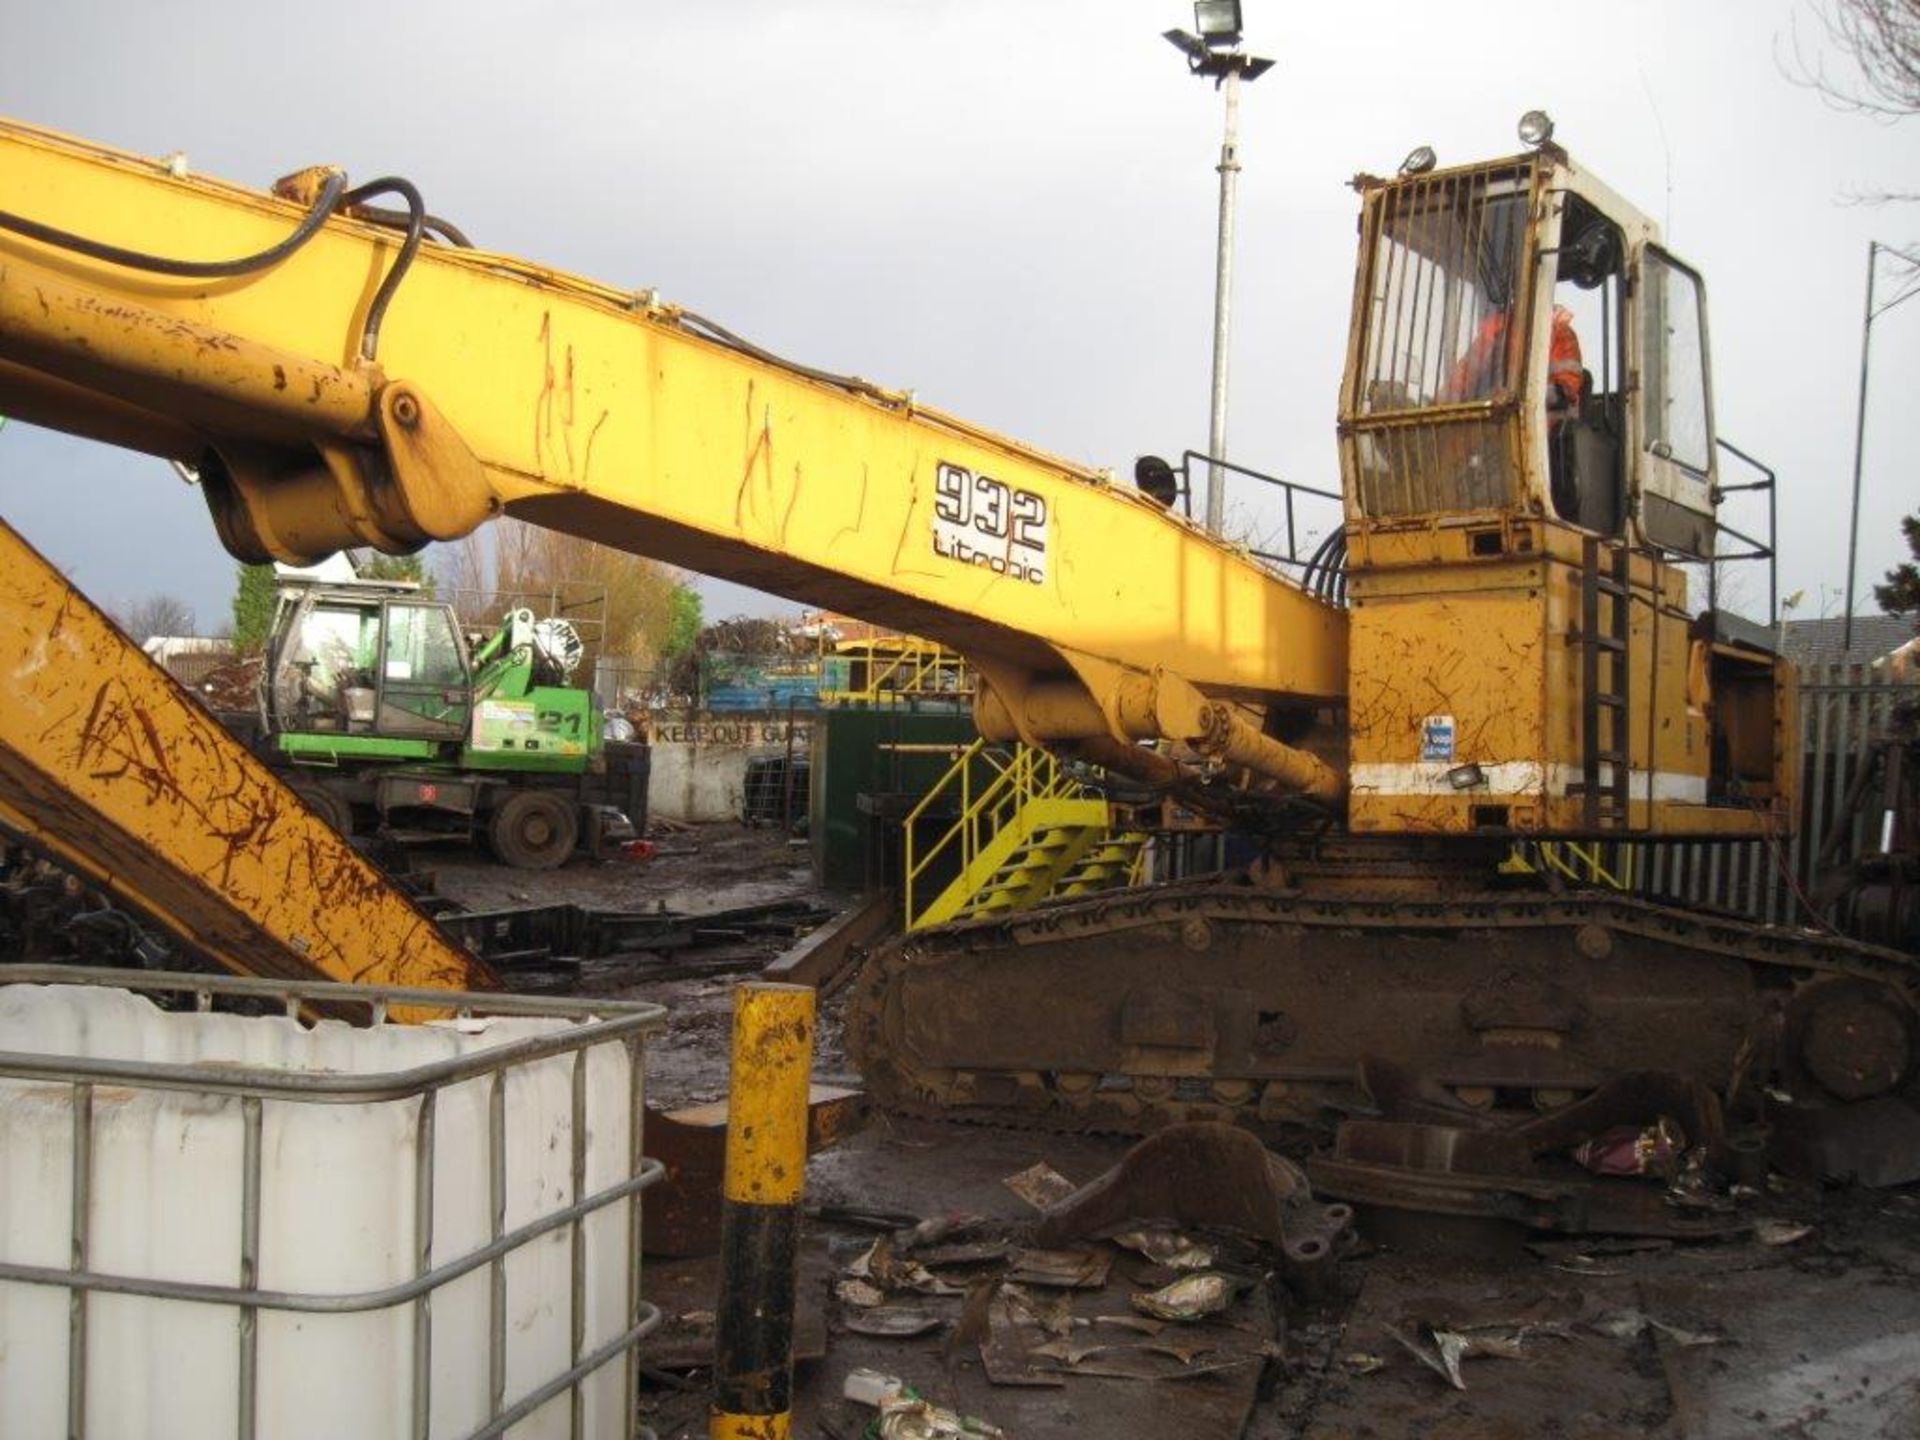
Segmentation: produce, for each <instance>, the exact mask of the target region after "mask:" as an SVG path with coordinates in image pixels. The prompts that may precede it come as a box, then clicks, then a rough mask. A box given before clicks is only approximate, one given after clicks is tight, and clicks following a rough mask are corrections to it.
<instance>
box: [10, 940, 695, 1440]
mask: <svg viewBox="0 0 1920 1440" xmlns="http://www.w3.org/2000/svg"><path fill="white" fill-rule="evenodd" d="M11 985H37V986H55V985H61V986H90V987H110V988H113V989H120V990H126V991H132V992H135V993H138V994H142V995H145V996H147V997H149V998H160V999H163V1000H164V1003H165V1004H167V1005H169V1006H171V1007H172V1008H175V1009H189V1008H191V1009H194V1010H198V1011H201V1012H206V1011H211V1010H214V1009H215V1008H216V1007H218V1008H220V1009H223V1010H227V1009H235V1008H238V1009H239V1010H240V1011H241V1012H242V1013H251V1014H255V1015H259V1014H271V1013H275V1012H277V1013H279V1014H284V1015H286V1016H289V1017H294V1018H297V1019H298V1018H308V1017H313V1016H316V1015H324V1016H327V1017H330V1018H339V1019H347V1020H349V1021H355V1020H357V1021H360V1022H363V1023H364V1024H365V1025H366V1026H368V1027H377V1026H382V1025H387V1024H388V1023H389V1017H390V1016H391V1015H392V1014H394V1013H395V1012H396V1011H406V1012H410V1013H418V1012H420V1011H432V1012H434V1013H435V1014H436V1015H438V1016H444V1017H446V1018H449V1019H452V1020H454V1021H455V1022H459V1021H463V1020H466V1021H479V1020H483V1019H492V1018H496V1017H499V1018H507V1017H511V1018H530V1019H547V1020H563V1021H567V1022H571V1023H569V1024H568V1025H567V1026H566V1028H564V1029H559V1030H553V1031H549V1032H546V1033H542V1034H536V1035H532V1036H526V1037H521V1038H517V1039H511V1040H506V1041H504V1042H503V1043H501V1044H498V1045H494V1046H490V1047H487V1048H484V1049H476V1050H473V1051H470V1052H469V1053H465V1054H459V1055H456V1056H453V1057H451V1058H444V1059H438V1060H435V1061H432V1062H430V1063H426V1064H421V1065H416V1066H412V1067H409V1068H403V1069H393V1070H385V1071H376V1072H363V1073H339V1072H335V1071H316V1070H310V1069H309V1070H294V1069H288V1070H277V1069H271V1068H266V1067H250V1066H244V1065H232V1064H228V1063H224V1062H223V1063H218V1064H191V1063H186V1064H183V1063H175V1062H164V1061H149V1060H140V1061H132V1060H116V1059H101V1058H92V1057H81V1056H74V1055H61V1054H41V1053H34V1052H28V1051H18V1050H7V1051H0V1079H8V1080H19V1081H27V1082H36V1083H38V1084H40V1085H45V1086H55V1087H65V1088H66V1089H67V1090H68V1092H69V1094H70V1097H71V1107H72V1181H71V1217H70V1220H71V1235H72V1241H71V1259H70V1262H69V1264H68V1265H67V1267H66V1268H64V1269H62V1268H56V1267H49V1266H39V1265H28V1264H17V1263H12V1262H11V1261H3V1262H0V1281H12V1282H20V1283H23V1284H26V1285H31V1286H51V1287H56V1288H59V1289H64V1290H65V1291H66V1292H67V1295H68V1340H67V1352H68V1366H67V1375H66V1403H67V1417H66V1428H65V1432H64V1433H65V1434H66V1435H67V1436H69V1437H75V1440H78V1437H84V1436H86V1435H88V1434H89V1433H90V1432H89V1430H88V1426H87V1414H86V1399H87V1393H88V1374H87V1365H88V1344H87V1322H88V1308H89V1305H88V1302H89V1299H90V1297H94V1296H99V1295H121V1296H146V1297H151V1298H154V1299H157V1300H174V1301H182V1302H189V1303H197V1304H201V1305H212V1306H221V1307H226V1308H229V1309H231V1310H232V1311H233V1312H234V1332H235V1333H234V1344H235V1345H236V1347H237V1351H238V1377H239V1393H238V1395H237V1396H236V1397H235V1402H236V1405H237V1410H236V1411H235V1412H232V1413H235V1415H236V1421H237V1423H236V1427H235V1433H237V1434H238V1435H239V1436H241V1437H242V1440H252V1437H254V1436H255V1435H256V1434H258V1433H259V1431H258V1429H257V1410H256V1401H257V1399H258V1391H257V1387H258V1383H259V1339H260V1337H259V1319H260V1316H261V1314H262V1312H287V1313H291V1314H304V1315H308V1316H319V1315H348V1314H359V1313H365V1312H372V1311H382V1310H390V1309H393V1308H396V1307H399V1306H409V1307H411V1318H412V1327H411V1328H412V1356H411V1379H412V1383H411V1419H410V1425H409V1426H408V1429H407V1432H406V1433H409V1434H411V1435H412V1436H413V1437H415V1440H427V1437H428V1436H429V1434H430V1433H433V1434H445V1433H446V1431H445V1428H444V1427H443V1426H436V1425H435V1424H434V1419H433V1416H434V1410H433V1405H434V1394H433V1386H432V1380H433V1374H434V1365H433V1353H432V1344H433V1320H432V1304H433V1299H434V1296H435V1294H436V1292H439V1291H441V1290H442V1289H443V1288H444V1287H446V1286H447V1285H449V1284H451V1283H453V1282H454V1281H457V1280H459V1279H460V1278H462V1277H463V1276H466V1275H469V1274H472V1273H474V1272H476V1271H479V1270H481V1269H482V1268H484V1269H485V1270H486V1271H487V1273H488V1275H489V1297H490V1298H489V1318H488V1327H487V1329H488V1335H489V1337H490V1344H489V1346H488V1350H487V1354H486V1355H485V1356H484V1357H480V1356H475V1357H474V1363H475V1364H476V1365H478V1364H484V1365H485V1366H486V1368H487V1375H488V1386H487V1388H488V1394H489V1396H490V1397H491V1398H490V1404H489V1406H488V1409H489V1411H490V1413H489V1416H488V1418H487V1420H486V1421H485V1423H483V1424H481V1425H480V1426H478V1428H473V1429H470V1430H468V1431H467V1432H466V1437H467V1440H487V1437H493V1436H499V1435H504V1434H505V1433H506V1432H507V1431H508V1430H509V1429H510V1428H511V1427H513V1426H514V1425H516V1424H518V1423H519V1422H521V1421H522V1420H525V1419H526V1418H527V1417H529V1416H531V1415H532V1414H533V1413H534V1412H535V1411H537V1410H539V1409H540V1407H542V1406H543V1405H546V1404H547V1403H548V1402H549V1401H551V1400H553V1399H554V1398H555V1397H557V1396H559V1395H561V1394H562V1393H563V1392H565V1393H568V1394H569V1397H570V1402H569V1404H570V1413H569V1418H568V1425H567V1432H568V1433H569V1434H570V1435H571V1436H573V1437H576V1440H578V1437H580V1436H581V1435H582V1434H583V1428H582V1427H583V1422H582V1412H583V1408H584V1406H583V1390H582V1387H583V1385H584V1384H585V1383H586V1382H587V1380H588V1379H589V1377H592V1376H594V1375H595V1374H596V1372H598V1371H600V1370H601V1369H602V1367H604V1366H606V1365H608V1364H610V1363H612V1362H613V1361H615V1360H619V1361H621V1362H622V1369H623V1372H624V1383H623V1386H622V1389H621V1392H620V1393H621V1395H622V1396H623V1397H624V1405H623V1418H622V1420H621V1422H620V1426H621V1428H620V1431H619V1433H620V1434H622V1435H624V1436H626V1437H628V1440H634V1437H636V1436H646V1437H650V1436H651V1432H650V1431H647V1430H646V1429H644V1427H640V1426H639V1424H638V1420H637V1413H636V1406H635V1401H636V1398H637V1396H636V1388H637V1380H638V1373H637V1361H636V1358H635V1349H636V1347H637V1346H638V1344H639V1342H640V1341H641V1340H642V1339H644V1338H645V1337H646V1336H647V1335H648V1334H649V1333H651V1332H652V1331H653V1330H654V1329H655V1328H656V1327H657V1326H658V1324H659V1323H660V1311H659V1309H658V1307H656V1306H654V1305H652V1304H650V1303H648V1302H646V1301H644V1300H642V1299H641V1298H640V1279H639V1268H640V1267H639V1260H640V1254H641V1247H640V1240H641V1233H640V1224H641V1221H640V1208H641V1207H640V1196H641V1192H642V1191H643V1190H644V1189H646V1187H647V1186H649V1185H651V1184H653V1183H654V1182H655V1181H657V1180H658V1179H659V1178H660V1176H661V1174H662V1166H661V1164H660V1162H659V1161H657V1160H653V1159H649V1158H646V1157H645V1156H644V1155H643V1154H642V1150H641V1145H642V1138H643V1137H642V1129H643V1119H644V1115H645V1103H644V1074H645V1065H644V1061H645V1041H646V1037H647V1036H648V1035H650V1034H652V1033H654V1032H655V1031H657V1030H659V1029H660V1028H661V1027H662V1025H663V1023H664V1020H665V1016H666V1011H665V1009H664V1008H663V1007H661V1006H659V1005H655V1004H650V1003H642V1002H635V1001H617V1000H603V999H599V998H590V997H564V998H556V997H533V996H521V995H506V994H491V993H471V992H447V991H441V990H428V989H412V988H404V987H395V986H369V985H353V984H343V983H334V982H320V981H315V982H304V981H289V980H277V979H256V978H241V977H236V976H223V975H201V974H186V973H175V972H160V971H145V970H107V969H98V968H92V967H85V966H62V965H8V966H5V967H0V986H11ZM409 1028H411V1027H409ZM610 1044H611V1045H617V1046H619V1047H621V1049H622V1050H623V1051H624V1053H625V1057H626V1062H627V1066H628V1072H627V1079H628V1085H629V1087H630V1093H629V1095H628V1097H627V1124H628V1135H627V1148H626V1162H625V1164H624V1166H623V1167H622V1168H623V1169H624V1172H625V1173H624V1174H622V1175H621V1176H620V1177H619V1178H618V1179H617V1180H615V1181H614V1183H611V1184H607V1185H604V1186H602V1187H601V1188H599V1189H597V1190H595V1191H594V1192H593V1193H591V1194H587V1193H583V1192H584V1191H585V1189H586V1176H587V1170H588V1157H587V1150H588V1137H589V1121H588V1114H587V1108H588V1107H587V1098H588V1060H587V1057H588V1054H589V1052H591V1051H593V1050H594V1049H595V1048H596V1047H600V1046H606V1045H610ZM556 1060H557V1061H560V1062H562V1063H567V1064H570V1069H571V1103H572V1115H571V1122H572V1123H571V1127H570V1133H571V1151H572V1153H571V1176H572V1188H571V1191H570V1192H569V1193H568V1194H567V1195H566V1196H564V1197H556V1198H565V1199H566V1200H567V1202H568V1203H565V1204H557V1205H555V1206H554V1207H553V1208H551V1209H548V1210H545V1211H544V1212H543V1213H540V1214H538V1215H537V1216H535V1217H534V1218H532V1219H531V1220H528V1221H526V1222H525V1223H522V1224H519V1225H517V1226H515V1227H514V1228H511V1229H508V1228H507V1226H506V1223H505V1222H506V1215H507V1203H506V1196H507V1186H508V1174H509V1169H508V1167H509V1163H510V1161H509V1147H508V1144H507V1129H508V1122H507V1086H508V1080H509V1077H510V1076H512V1075H514V1074H515V1073H516V1072H520V1071H525V1070H527V1068H528V1067H531V1066H534V1065H536V1064H539V1063H541V1062H546V1061H556ZM470 1081H479V1082H481V1083H482V1084H483V1085H484V1086H485V1087H486V1109H487V1123H486V1141H485V1145H484V1150H485V1155H486V1162H485V1163H486V1171H487V1183H488V1206H487V1208H488V1211H489V1213H490V1215H491V1225H490V1234H489V1236H488V1239H487V1241H486V1243H484V1244H481V1245H477V1246H475V1247H473V1248H470V1249H467V1250H464V1251H463V1252H462V1253H459V1254H456V1255H453V1256H451V1257H449V1258H443V1259H442V1260H441V1261H440V1262H439V1263H438V1264H435V1263H434V1261H433V1248H434V1237H433V1231H434V1213H435V1212H434V1195H435V1184H436V1174H435V1170H436V1165H435V1118H436V1110H437V1109H438V1106H439V1100H440V1097H441V1095H442V1094H443V1092H445V1091H447V1090H448V1089H449V1088H450V1087H453V1086H456V1085H461V1084H463V1083H466V1082H470ZM101 1091H105V1092H108V1093H112V1094H125V1093H127V1092H141V1091H172V1092H185V1093H186V1094H188V1095H191V1096H195V1097H201V1098H203V1099H212V1100H224V1101H228V1102H231V1101H232V1100H236V1099H237V1100H238V1101H239V1105H240V1122H241V1125H242V1137H243V1143H242V1163H241V1167H240V1175H239V1183H240V1187H241V1196H240V1205H239V1215H240V1226H239V1230H240V1233H239V1234H238V1235H237V1236H235V1237H234V1244H235V1246H236V1249H237V1261H238V1274H239V1276H240V1280H241V1283H240V1284H239V1285H217V1284H203V1283H194V1282H185V1281H178V1280H166V1279H159V1278H153V1277H150V1276H141V1275H134V1274H123V1273H106V1272H102V1271H99V1270H95V1269H93V1268H91V1267H90V1265H89V1231H90V1228H91V1227H92V1224H93V1216H94V1212H95V1204H96V1197H95V1195H94V1193H93V1192H94V1184H93V1180H94V1149H95V1138H94V1129H95V1127H94V1109H95V1106H94V1102H95V1096H96V1092H101ZM396 1102H398V1103H402V1104H405V1103H407V1102H411V1103H412V1105H413V1106H414V1107H415V1110H414V1116H413V1123H412V1125H411V1130H412V1135H413V1139H412V1147H413V1154H412V1158H411V1169H412V1176H411V1190H412V1204H413V1215H412V1261H413V1264H412V1270H413V1274H412V1275H411V1276H410V1277H408V1278H406V1279H404V1280H402V1281H401V1282H399V1283H396V1284H391V1285H388V1286H385V1287H381V1288H375V1289H364V1290H359V1291H353V1292H350V1293H326V1292H319V1291H313V1290H275V1289H264V1288H260V1287H259V1285H258V1283H257V1276H258V1275H259V1273H260V1266H261V1233H260V1231H261V1224H260V1222H261V1181H262V1168H263V1145H262V1135H263V1130H264V1128H265V1126H264V1121H265V1116H266V1113H267V1111H268V1108H269V1107H271V1106H277V1105H292V1106H353V1105H379V1104H383V1103H384V1104H391V1103H396ZM405 1163H406V1162H404V1161H403V1162H402V1164H403V1165H404V1164H405ZM144 1198H145V1197H142V1196H128V1197H125V1199H124V1203H127V1204H141V1203H144ZM615 1205H624V1207H625V1222H626V1223H625V1245H626V1252H625V1253H626V1256H627V1265H626V1280H625V1306H624V1324H623V1325H621V1326H620V1329H619V1333H617V1334H615V1335H614V1336H613V1337H612V1338H611V1339H609V1340H607V1341H605V1342H604V1343H602V1344H599V1345H597V1346H595V1347H594V1348H592V1349H591V1350H587V1349H586V1348H585V1343H584V1339H585V1335H586V1330H587V1289H588V1274H587V1242H586V1224H587V1221H588V1219H589V1217H591V1216H593V1215H594V1214H595V1213H596V1212H599V1211H602V1210H604V1209H606V1208H607V1207H609V1206H615ZM562 1230H565V1231H567V1232H568V1234H569V1237H570V1241H571V1278H572V1284H571V1287H570V1297H569V1303H570V1307H571V1316H570V1329H571V1350H570V1353H571V1363H570V1364H569V1365H568V1366H567V1368H566V1369H564V1370H562V1371H560V1372H559V1373H557V1374H553V1375H551V1376H549V1377H547V1378H546V1379H544V1380H543V1381H541V1382H539V1383H537V1384H535V1385H534V1386H533V1387H532V1388H530V1389H528V1390H526V1391H525V1392H524V1393H521V1394H519V1395H517V1396H515V1397H513V1398H512V1399H509V1398H508V1397H507V1396H506V1394H505V1388H506V1378H507V1377H506V1371H507V1364H506V1354H507V1346H508V1336H507V1333H506V1332H507V1299H506V1291H507V1261H508V1257H509V1256H510V1255H512V1254H513V1253H514V1252H515V1251H517V1250H520V1249H521V1248H522V1247H525V1246H528V1245H530V1244H531V1242H533V1241H535V1240H537V1239H539V1238H540V1237H541V1236H545V1235H549V1234H553V1233H554V1232H557V1231H562ZM3 1254H4V1252H0V1255H3ZM96 1358H99V1357H96ZM56 1383H57V1382H56ZM341 1383H342V1384H347V1385H351V1384H353V1383H354V1377H351V1376H342V1377H341Z"/></svg>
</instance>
